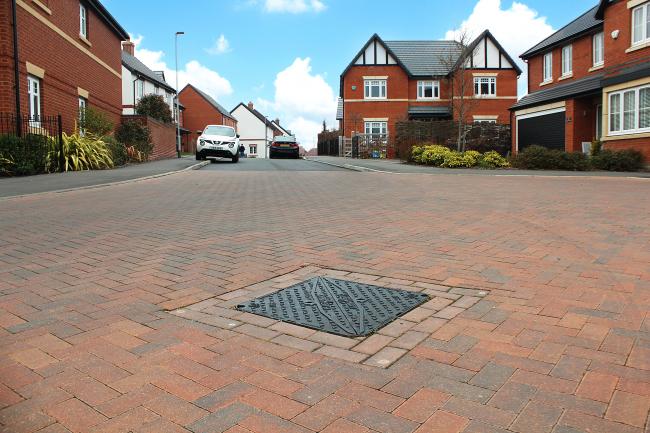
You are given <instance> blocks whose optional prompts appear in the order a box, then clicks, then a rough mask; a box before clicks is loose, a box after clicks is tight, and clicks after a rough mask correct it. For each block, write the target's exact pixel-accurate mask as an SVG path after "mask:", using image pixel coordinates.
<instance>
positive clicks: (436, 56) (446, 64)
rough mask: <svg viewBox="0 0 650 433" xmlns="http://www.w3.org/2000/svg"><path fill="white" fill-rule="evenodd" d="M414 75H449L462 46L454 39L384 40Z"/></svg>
mask: <svg viewBox="0 0 650 433" xmlns="http://www.w3.org/2000/svg"><path fill="white" fill-rule="evenodd" d="M384 42H385V44H386V46H387V47H388V48H390V50H391V51H392V52H393V53H394V54H395V56H397V58H398V60H399V61H400V62H401V63H402V65H403V66H404V68H406V70H407V72H408V73H409V74H410V75H413V76H432V75H447V74H448V73H449V71H450V70H451V68H452V67H453V65H454V64H455V63H456V60H458V57H459V56H460V54H461V52H462V48H461V47H460V45H458V43H456V42H454V41H384Z"/></svg>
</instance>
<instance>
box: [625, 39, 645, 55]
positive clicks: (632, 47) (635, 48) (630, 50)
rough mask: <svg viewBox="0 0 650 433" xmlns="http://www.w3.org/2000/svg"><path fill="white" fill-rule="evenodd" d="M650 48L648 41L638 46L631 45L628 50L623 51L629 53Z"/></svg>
mask: <svg viewBox="0 0 650 433" xmlns="http://www.w3.org/2000/svg"><path fill="white" fill-rule="evenodd" d="M648 47H650V41H645V42H641V43H640V44H636V45H632V46H631V47H630V48H628V49H627V50H625V52H626V53H631V52H633V51H637V50H642V49H644V48H648Z"/></svg>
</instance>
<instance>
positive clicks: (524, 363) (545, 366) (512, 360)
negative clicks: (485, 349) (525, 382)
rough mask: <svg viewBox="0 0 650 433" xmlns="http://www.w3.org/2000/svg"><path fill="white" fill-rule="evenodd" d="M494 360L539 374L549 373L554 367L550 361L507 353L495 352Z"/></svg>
mask: <svg viewBox="0 0 650 433" xmlns="http://www.w3.org/2000/svg"><path fill="white" fill-rule="evenodd" d="M493 359H494V362H496V363H497V364H501V365H507V366H509V367H513V368H517V369H520V370H525V371H530V372H533V373H539V374H548V373H550V372H551V370H552V369H553V364H549V363H548V362H543V361H537V360H534V359H529V358H525V357H522V356H514V355H509V354H506V353H495V354H494V358H493Z"/></svg>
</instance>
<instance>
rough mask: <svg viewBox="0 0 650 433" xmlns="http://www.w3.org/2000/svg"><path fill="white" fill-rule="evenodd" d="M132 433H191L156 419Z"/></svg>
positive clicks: (164, 420) (161, 419) (169, 422)
mask: <svg viewBox="0 0 650 433" xmlns="http://www.w3.org/2000/svg"><path fill="white" fill-rule="evenodd" d="M133 433H191V432H190V431H189V430H188V429H186V428H183V427H181V426H179V425H178V424H175V423H173V422H171V421H167V420H166V419H164V418H158V419H156V420H154V421H152V422H148V423H145V424H143V425H141V426H140V427H138V428H137V429H136V430H134V431H133Z"/></svg>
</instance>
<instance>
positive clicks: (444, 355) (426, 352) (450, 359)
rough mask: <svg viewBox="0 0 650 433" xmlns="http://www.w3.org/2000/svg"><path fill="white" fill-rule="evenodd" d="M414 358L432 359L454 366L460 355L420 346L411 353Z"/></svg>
mask: <svg viewBox="0 0 650 433" xmlns="http://www.w3.org/2000/svg"><path fill="white" fill-rule="evenodd" d="M409 353H410V354H411V355H412V356H417V357H419V358H425V359H430V360H432V361H437V362H442V363H443V364H453V363H454V362H455V361H456V360H457V359H458V358H459V357H460V355H458V354H456V353H449V352H445V351H442V350H438V349H434V348H432V347H428V346H425V345H423V344H420V345H419V346H417V347H416V348H414V349H413V350H411V351H410V352H409Z"/></svg>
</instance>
